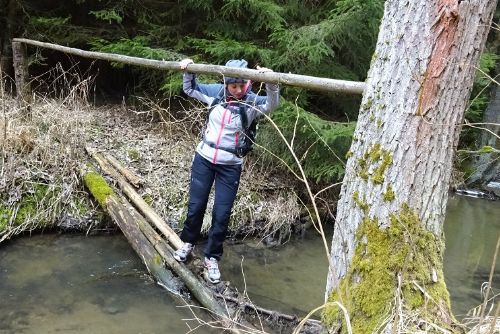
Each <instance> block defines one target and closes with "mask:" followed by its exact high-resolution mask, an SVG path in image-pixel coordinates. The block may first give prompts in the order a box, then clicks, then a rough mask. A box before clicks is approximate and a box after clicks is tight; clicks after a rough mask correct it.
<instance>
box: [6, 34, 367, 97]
mask: <svg viewBox="0 0 500 334" xmlns="http://www.w3.org/2000/svg"><path fill="white" fill-rule="evenodd" d="M14 41H16V42H20V43H25V44H29V45H33V46H39V47H43V48H47V49H52V50H57V51H61V52H64V53H67V54H73V55H76V56H80V57H84V58H91V59H100V60H107V61H114V62H120V63H125V64H130V65H138V66H143V67H149V68H155V69H163V70H174V71H180V70H181V68H180V65H179V62H177V61H161V60H152V59H143V58H137V57H130V56H124V55H118V54H112V53H102V52H92V51H84V50H80V49H75V48H69V47H66V46H61V45H57V44H51V43H45V42H39V41H34V40H30V39H25V38H15V39H14ZM188 70H189V72H192V73H199V74H220V75H223V76H231V77H239V78H245V79H250V80H254V81H260V82H269V83H278V84H286V85H289V86H296V87H302V88H307V89H312V90H319V91H325V92H339V93H344V94H362V93H363V89H364V87H365V84H364V82H355V81H345V80H335V79H328V78H317V77H311V76H307V75H299V74H291V73H278V72H265V73H261V72H259V71H257V70H252V69H242V68H235V67H226V66H219V65H205V64H190V65H188Z"/></svg>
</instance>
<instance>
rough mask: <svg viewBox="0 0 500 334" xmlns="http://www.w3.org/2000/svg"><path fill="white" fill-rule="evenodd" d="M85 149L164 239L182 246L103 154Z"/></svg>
mask: <svg viewBox="0 0 500 334" xmlns="http://www.w3.org/2000/svg"><path fill="white" fill-rule="evenodd" d="M87 151H88V152H89V153H90V155H92V157H93V158H94V159H95V160H96V161H97V162H98V163H99V166H100V167H101V168H102V169H103V170H104V171H105V172H106V173H108V174H109V175H111V176H112V177H113V178H114V179H115V180H116V181H117V183H118V185H119V187H120V189H121V190H122V191H123V192H124V193H125V195H127V197H128V198H129V199H130V200H131V201H132V202H133V203H134V204H135V205H136V206H137V207H138V208H139V209H140V210H141V212H142V213H143V214H144V215H145V216H146V217H147V218H148V219H149V221H151V222H152V223H153V224H154V225H155V226H156V228H158V230H160V231H161V232H162V233H163V235H164V236H165V238H166V240H167V241H168V242H169V243H170V244H171V245H172V246H173V247H174V248H175V249H179V248H181V247H182V245H183V242H182V240H181V239H180V238H179V236H178V235H177V234H176V233H175V232H174V230H172V229H171V228H170V226H168V224H167V223H165V221H163V219H162V218H161V217H160V216H159V215H158V214H157V213H156V212H155V211H154V210H153V209H151V207H150V206H149V205H148V204H147V203H146V201H144V200H143V199H142V197H141V196H140V195H139V194H138V193H137V192H136V191H135V190H134V188H133V187H132V186H131V185H130V184H129V183H128V182H127V181H126V180H125V178H124V177H123V176H121V175H120V173H118V172H117V171H116V170H115V169H114V168H112V167H111V166H110V165H109V164H108V163H107V161H106V159H105V158H104V156H103V155H102V154H101V153H99V152H95V151H94V150H93V149H91V148H87Z"/></svg>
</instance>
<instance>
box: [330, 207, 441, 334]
mask: <svg viewBox="0 0 500 334" xmlns="http://www.w3.org/2000/svg"><path fill="white" fill-rule="evenodd" d="M356 240H357V241H356V249H355V252H354V256H353V259H352V264H351V266H350V268H349V271H348V273H347V275H346V276H345V277H344V278H343V279H342V280H341V281H340V284H339V289H337V290H334V291H332V293H331V294H330V296H329V301H335V300H342V301H343V303H344V306H345V307H346V308H347V310H348V312H349V315H350V316H351V324H352V326H353V332H354V333H372V332H373V331H374V329H375V328H377V326H379V325H380V324H381V323H382V322H383V321H384V319H385V318H386V317H387V312H388V311H390V310H389V308H390V307H391V306H392V305H393V302H394V293H395V291H397V288H398V277H400V280H399V282H400V284H401V285H400V287H401V294H402V299H403V300H404V302H405V305H406V306H408V307H409V308H410V310H417V309H418V310H420V311H422V312H421V316H423V317H425V318H426V320H428V321H431V322H433V323H437V324H441V321H440V319H439V315H440V314H441V312H439V308H440V307H445V308H447V310H448V311H449V310H450V305H449V295H448V291H447V289H446V285H445V283H444V277H443V272H442V256H443V251H444V245H443V241H442V240H441V239H440V238H437V237H436V236H434V234H433V233H431V232H429V231H427V230H426V229H425V228H424V227H423V226H422V224H421V222H420V220H419V218H418V216H417V215H416V214H415V213H414V212H413V211H412V210H411V209H410V208H409V207H408V206H407V205H403V206H402V208H401V209H400V210H399V211H398V212H395V213H394V214H393V215H391V217H390V224H389V226H388V227H387V228H380V224H379V222H378V220H377V219H369V218H365V219H364V220H363V222H362V223H361V225H360V226H359V228H358V231H357V233H356ZM433 272H434V273H435V275H433ZM433 276H437V282H434V281H433V280H432V277H433ZM414 283H416V284H418V285H419V286H420V287H422V288H423V289H424V290H425V292H426V293H427V294H428V296H430V298H431V300H433V301H429V299H427V297H426V296H424V295H423V293H422V292H421V291H420V289H418V288H417V287H416V284H414ZM435 301H438V303H439V305H436V304H435ZM323 320H324V322H325V323H326V324H327V325H328V326H330V327H331V326H332V325H333V324H336V323H338V322H339V321H341V320H342V314H341V313H339V311H338V308H334V307H328V308H327V309H326V310H325V312H324V313H323ZM344 329H345V327H344ZM344 331H345V330H344Z"/></svg>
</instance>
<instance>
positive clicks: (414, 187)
mask: <svg viewBox="0 0 500 334" xmlns="http://www.w3.org/2000/svg"><path fill="white" fill-rule="evenodd" d="M496 2H497V1H496V0H495V1H484V0H470V1H458V0H438V1H426V0H415V1H410V2H409V1H394V0H390V1H387V2H386V4H385V13H384V18H383V21H382V24H381V27H380V33H379V37H378V41H377V46H376V51H375V54H374V55H373V59H372V63H371V68H370V71H369V73H368V79H367V86H366V89H365V92H364V95H363V101H362V105H361V108H360V113H359V120H358V123H357V128H356V131H355V134H354V139H353V143H352V146H351V150H350V152H349V156H350V157H349V160H348V163H347V166H346V175H345V178H344V183H343V185H342V190H341V199H340V201H339V204H338V211H337V219H336V226H335V231H334V234H333V241H332V249H331V266H330V270H329V275H328V282H327V289H326V290H327V291H326V297H327V299H328V300H329V301H338V302H340V303H342V304H343V305H344V306H345V307H346V308H347V310H348V311H349V315H350V318H351V324H352V326H353V332H354V333H372V332H373V331H375V329H379V330H381V332H391V331H392V330H394V331H395V332H400V331H401V330H402V328H401V327H402V326H411V324H413V325H415V326H418V328H417V327H415V328H414V329H409V330H408V329H407V330H408V331H409V332H413V330H415V331H417V329H419V330H422V329H423V328H422V327H426V328H428V329H429V328H430V327H429V326H430V325H429V323H435V324H438V325H439V326H443V327H444V328H448V329H451V330H452V331H453V322H454V318H453V315H452V314H451V310H450V304H449V294H448V291H447V289H446V285H445V282H444V278H443V271H442V261H443V252H444V239H443V221H444V215H445V208H446V202H447V193H448V187H449V183H450V176H451V171H452V160H453V154H454V152H455V150H456V146H457V142H458V137H459V133H460V126H459V125H458V124H460V123H461V122H462V121H463V115H464V111H465V107H466V104H467V101H468V98H469V95H470V92H471V89H472V83H473V79H474V73H475V66H476V65H477V63H478V60H479V54H480V51H481V50H482V49H483V47H484V44H485V40H486V36H487V33H488V30H489V25H490V23H491V20H492V15H493V11H494V9H495V6H496ZM331 305H333V304H331ZM410 315H413V318H411V319H414V321H408V320H409V319H410V318H405V317H406V316H410ZM323 319H324V322H325V324H326V325H327V326H330V327H332V326H334V325H335V323H338V321H337V320H339V321H340V320H342V314H341V313H339V311H338V308H336V307H335V306H331V307H330V306H329V307H328V308H327V309H326V311H325V312H324V318H323Z"/></svg>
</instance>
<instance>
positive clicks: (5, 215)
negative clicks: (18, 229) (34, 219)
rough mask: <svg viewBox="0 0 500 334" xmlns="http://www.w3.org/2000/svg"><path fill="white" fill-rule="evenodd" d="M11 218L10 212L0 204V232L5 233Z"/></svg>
mask: <svg viewBox="0 0 500 334" xmlns="http://www.w3.org/2000/svg"><path fill="white" fill-rule="evenodd" d="M11 216H12V210H11V209H10V208H9V207H7V206H5V205H4V204H3V203H0V232H3V231H5V229H6V228H7V225H8V224H9V220H10V217H11Z"/></svg>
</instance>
